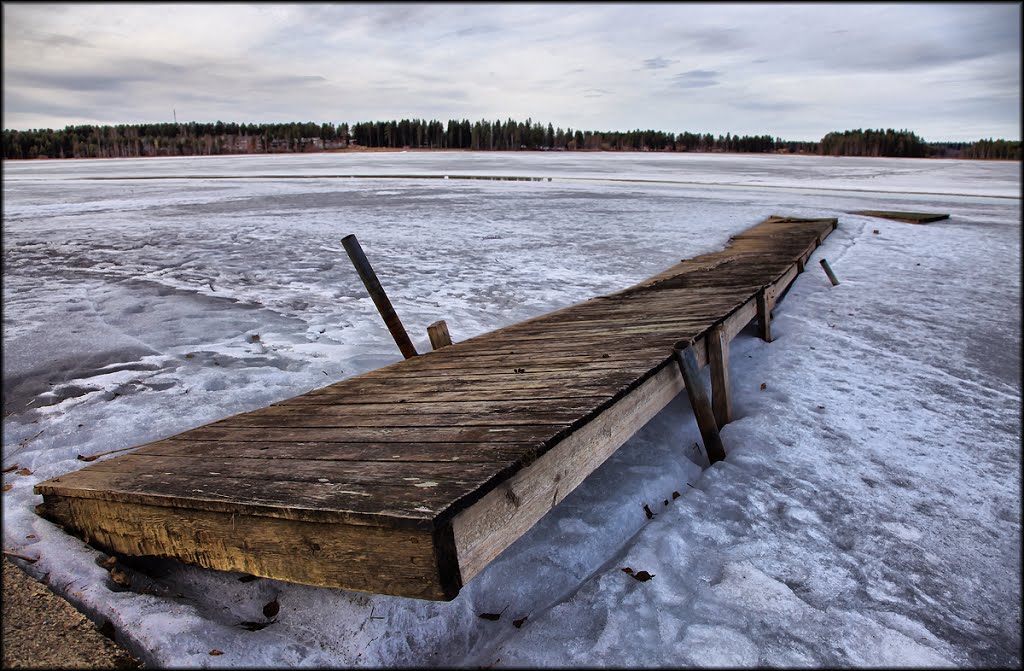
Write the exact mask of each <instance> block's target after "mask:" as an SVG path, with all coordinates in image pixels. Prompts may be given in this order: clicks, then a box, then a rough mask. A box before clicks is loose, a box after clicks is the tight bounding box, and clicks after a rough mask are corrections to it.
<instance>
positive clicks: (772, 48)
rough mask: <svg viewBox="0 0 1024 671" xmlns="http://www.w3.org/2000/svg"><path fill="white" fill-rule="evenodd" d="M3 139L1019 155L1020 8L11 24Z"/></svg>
mask: <svg viewBox="0 0 1024 671" xmlns="http://www.w3.org/2000/svg"><path fill="white" fill-rule="evenodd" d="M3 10H4V12H3V56H4V65H3V68H4V93H3V95H4V99H3V102H4V110H3V124H4V128H19V129H27V128H39V127H53V128H62V127H64V126H66V125H69V124H79V123H111V124H116V123H139V122H164V121H171V120H172V118H173V115H174V114H175V113H176V114H177V118H178V119H179V120H196V121H215V120H218V119H220V120H224V121H238V122H276V121H316V122H323V121H331V122H334V123H340V122H343V121H347V122H355V121H367V120H376V119H389V118H402V117H409V118H411V117H420V118H438V119H442V120H447V119H449V118H468V119H473V120H475V119H479V118H488V119H507V118H509V117H513V118H516V119H526V118H527V117H530V118H532V119H534V120H540V121H544V122H549V121H550V122H552V123H554V124H555V125H560V126H562V127H571V128H574V129H576V128H579V129H594V130H630V129H634V128H641V129H646V128H652V129H659V130H666V131H674V132H682V131H685V130H689V131H693V132H710V133H715V134H719V133H721V134H724V133H726V132H732V133H740V134H763V133H768V134H771V135H775V136H781V137H784V138H787V139H804V140H816V139H819V138H820V137H821V136H822V135H824V134H825V133H827V132H829V131H831V130H843V129H848V128H867V127H872V128H878V127H892V128H908V129H911V130H914V131H916V132H918V133H919V134H920V135H922V136H923V137H925V138H926V139H928V140H934V141H938V140H971V139H978V138H980V137H1005V138H1008V139H1020V135H1021V133H1020V112H1019V107H1020V56H1021V36H1020V19H1021V6H1020V5H1019V4H1010V3H999V4H985V3H974V4H942V3H936V4H916V3H915V4H911V3H907V4H896V5H885V4H872V3H868V4H849V5H846V4H842V3H840V4H824V5H816V4H798V5H780V4H758V5H739V4H729V3H727V4H709V5H700V4H656V5H633V4H630V5H618V4H596V5H588V4H565V5H561V4H547V5H532V4H480V5H478V4H451V5H446V4H431V3H426V4H413V5H400V4H388V3H384V4H366V5H361V4H309V5H307V4H285V5H273V4H253V5H244V4H224V5H218V4H213V5H192V4H170V5H155V4H146V5H131V4H109V5H104V4H81V5H39V4H27V3H25V4H21V3H6V4H5V5H4V8H3Z"/></svg>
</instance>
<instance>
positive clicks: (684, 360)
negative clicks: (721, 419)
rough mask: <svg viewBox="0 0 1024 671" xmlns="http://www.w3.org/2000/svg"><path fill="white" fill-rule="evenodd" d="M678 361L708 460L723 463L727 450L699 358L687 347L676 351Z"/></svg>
mask: <svg viewBox="0 0 1024 671" xmlns="http://www.w3.org/2000/svg"><path fill="white" fill-rule="evenodd" d="M676 360H677V362H678V363H679V372H680V373H682V375H683V384H684V386H685V387H686V395H687V396H688V397H689V398H690V407H691V408H693V414H694V415H695V416H696V419H697V427H698V428H699V429H700V437H701V438H702V439H703V441H704V451H705V452H706V453H707V455H708V460H709V461H710V462H711V463H712V464H714V463H716V462H719V461H722V460H723V459H725V448H724V447H723V446H722V439H721V437H720V436H719V435H718V424H717V423H716V422H715V414H714V411H713V410H712V409H711V401H710V399H708V395H707V391H706V390H705V389H704V383H703V382H702V381H701V379H700V368H699V367H698V366H697V357H696V355H695V354H694V352H693V349H692V348H691V347H690V346H689V345H687V346H686V347H684V348H682V349H677V350H676Z"/></svg>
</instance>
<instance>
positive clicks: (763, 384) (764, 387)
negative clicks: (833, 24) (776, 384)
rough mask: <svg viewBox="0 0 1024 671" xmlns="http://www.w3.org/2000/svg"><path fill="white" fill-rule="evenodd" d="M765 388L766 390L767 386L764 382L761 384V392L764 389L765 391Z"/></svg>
mask: <svg viewBox="0 0 1024 671" xmlns="http://www.w3.org/2000/svg"><path fill="white" fill-rule="evenodd" d="M767 388H768V384H767V383H765V382H762V383H761V391H764V390H765V389H767Z"/></svg>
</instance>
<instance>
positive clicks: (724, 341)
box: [706, 325, 732, 427]
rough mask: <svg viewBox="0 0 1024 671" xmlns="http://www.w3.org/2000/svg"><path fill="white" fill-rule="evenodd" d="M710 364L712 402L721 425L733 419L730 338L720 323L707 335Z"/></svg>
mask: <svg viewBox="0 0 1024 671" xmlns="http://www.w3.org/2000/svg"><path fill="white" fill-rule="evenodd" d="M706 344H707V351H708V366H709V368H710V369H711V403H712V410H713V411H714V414H715V421H716V422H717V423H718V426H719V427H722V426H725V425H726V424H728V423H729V422H731V421H732V399H731V396H730V390H729V339H728V337H726V334H725V329H724V328H723V327H722V326H721V325H718V326H716V327H714V328H712V329H711V331H710V332H709V333H708V335H707V337H706Z"/></svg>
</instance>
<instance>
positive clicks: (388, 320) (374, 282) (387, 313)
mask: <svg viewBox="0 0 1024 671" xmlns="http://www.w3.org/2000/svg"><path fill="white" fill-rule="evenodd" d="M341 244H342V245H343V246H344V247H345V251H346V252H348V258H350V259H351V260H352V265H353V266H355V268H356V272H357V273H359V279H361V280H362V281H363V286H364V287H366V291H367V292H369V294H370V298H372V299H373V304H374V305H376V306H377V312H379V313H380V316H381V317H382V318H383V319H384V324H385V325H386V326H387V327H388V330H389V331H391V337H392V338H394V339H395V344H396V345H398V349H399V350H401V352H402V356H404V357H405V358H406V359H411V358H412V357H414V356H416V347H415V346H414V345H413V344H412V341H411V340H409V334H408V333H406V332H405V327H404V326H402V320H400V319H399V318H398V313H397V312H395V308H393V307H392V306H391V301H390V300H388V295H387V294H386V293H384V287H382V286H381V285H380V281H379V280H378V279H377V274H376V273H375V272H373V266H371V265H370V262H369V261H368V260H367V258H366V255H365V254H363V248H362V247H360V246H359V241H358V240H356V236H354V235H346V236H345V237H344V238H342V239H341Z"/></svg>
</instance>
